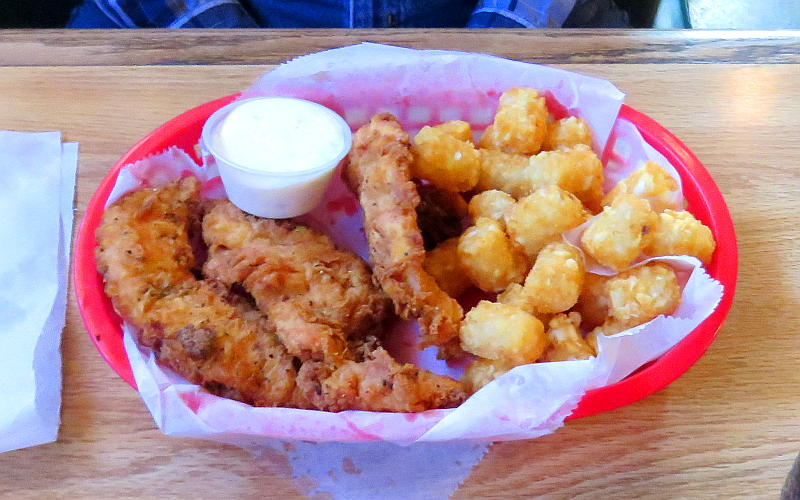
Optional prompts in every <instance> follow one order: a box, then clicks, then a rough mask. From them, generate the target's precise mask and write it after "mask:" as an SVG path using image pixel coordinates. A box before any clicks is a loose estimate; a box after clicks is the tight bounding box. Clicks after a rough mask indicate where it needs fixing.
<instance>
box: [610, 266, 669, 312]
mask: <svg viewBox="0 0 800 500" xmlns="http://www.w3.org/2000/svg"><path fill="white" fill-rule="evenodd" d="M606 288H607V289H608V297H609V305H608V315H609V318H610V319H612V320H614V321H616V322H618V323H620V324H622V325H625V326H627V327H628V328H630V327H633V326H636V325H641V324H642V323H646V322H648V321H650V320H651V319H653V318H655V317H656V316H659V315H661V314H672V312H674V311H675V308H676V307H678V303H679V302H680V300H681V290H680V287H679V286H678V279H677V277H676V276H675V271H673V270H672V268H671V267H669V266H668V265H666V264H661V263H658V262H651V263H649V264H645V265H643V266H639V267H636V268H633V269H631V270H629V271H625V272H624V273H620V274H618V275H616V276H614V277H612V278H610V279H609V280H608V283H607V284H606Z"/></svg>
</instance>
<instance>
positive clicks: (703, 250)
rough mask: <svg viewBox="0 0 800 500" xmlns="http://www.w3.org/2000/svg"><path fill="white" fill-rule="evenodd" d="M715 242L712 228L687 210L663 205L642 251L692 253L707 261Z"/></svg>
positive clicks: (649, 252) (647, 252) (709, 258)
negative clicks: (676, 209) (664, 208)
mask: <svg viewBox="0 0 800 500" xmlns="http://www.w3.org/2000/svg"><path fill="white" fill-rule="evenodd" d="M716 246H717V244H716V242H715V241H714V236H713V235H712V234H711V230H710V229H709V228H708V227H706V226H704V225H703V223H702V222H700V221H699V220H697V219H695V218H694V216H693V215H692V214H690V213H689V212H686V211H680V212H676V211H674V210H670V209H666V210H664V212H662V213H660V214H658V222H657V223H656V226H655V228H654V230H653V231H652V232H651V233H650V234H649V235H648V237H647V244H646V246H645V249H644V252H645V253H646V254H647V255H650V256H653V257H657V256H660V255H693V256H695V257H697V258H698V259H700V260H701V261H703V263H704V264H708V263H709V262H710V261H711V256H712V255H713V254H714V249H715V248H716Z"/></svg>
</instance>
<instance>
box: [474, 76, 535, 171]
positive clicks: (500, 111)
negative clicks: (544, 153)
mask: <svg viewBox="0 0 800 500" xmlns="http://www.w3.org/2000/svg"><path fill="white" fill-rule="evenodd" d="M547 118H548V113H547V105H546V103H545V100H544V97H541V96H539V92H537V91H536V90H534V89H531V88H526V87H513V88H511V89H509V90H507V91H505V92H503V94H502V95H501V96H500V105H499V106H498V108H497V112H496V113H495V115H494V121H493V122H492V124H491V125H489V126H488V127H487V128H486V130H485V131H484V133H483V136H482V137H481V141H480V145H481V147H482V148H486V149H498V150H501V151H505V152H506V153H518V154H526V155H532V154H536V153H538V152H539V151H541V149H542V142H544V138H545V134H546V133H547Z"/></svg>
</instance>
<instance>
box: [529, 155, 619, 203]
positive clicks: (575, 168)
mask: <svg viewBox="0 0 800 500" xmlns="http://www.w3.org/2000/svg"><path fill="white" fill-rule="evenodd" d="M529 165H530V168H529V170H528V175H529V177H530V179H531V183H532V184H533V186H534V187H535V188H540V187H544V186H552V185H555V186H558V187H560V188H561V189H563V190H565V191H569V192H570V193H572V194H574V195H575V196H576V197H577V198H578V199H579V200H581V202H583V204H584V205H586V207H587V208H588V209H589V210H591V211H592V212H594V213H596V212H599V211H600V208H601V205H600V200H601V199H602V198H603V164H602V163H601V162H600V158H598V157H597V155H596V154H595V153H594V151H592V148H590V147H589V146H586V145H583V144H578V145H576V146H575V147H574V148H571V149H564V150H558V151H542V152H541V153H539V154H538V155H535V156H532V157H531V159H530V164H529Z"/></svg>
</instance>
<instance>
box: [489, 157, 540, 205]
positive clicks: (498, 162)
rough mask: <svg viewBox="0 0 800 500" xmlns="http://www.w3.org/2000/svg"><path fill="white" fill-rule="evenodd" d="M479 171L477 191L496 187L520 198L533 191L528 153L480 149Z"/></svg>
mask: <svg viewBox="0 0 800 500" xmlns="http://www.w3.org/2000/svg"><path fill="white" fill-rule="evenodd" d="M478 151H479V152H480V155H481V171H480V177H479V178H478V183H477V184H476V185H475V189H476V190H477V191H488V190H490V189H497V190H498V191H504V192H506V193H508V194H510V195H511V196H513V197H514V198H522V197H523V196H527V195H529V194H531V193H532V192H533V183H532V182H531V179H530V177H529V176H528V164H529V162H530V160H529V158H530V156H528V155H520V154H512V153H504V152H502V151H496V150H494V149H480V150H478Z"/></svg>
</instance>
